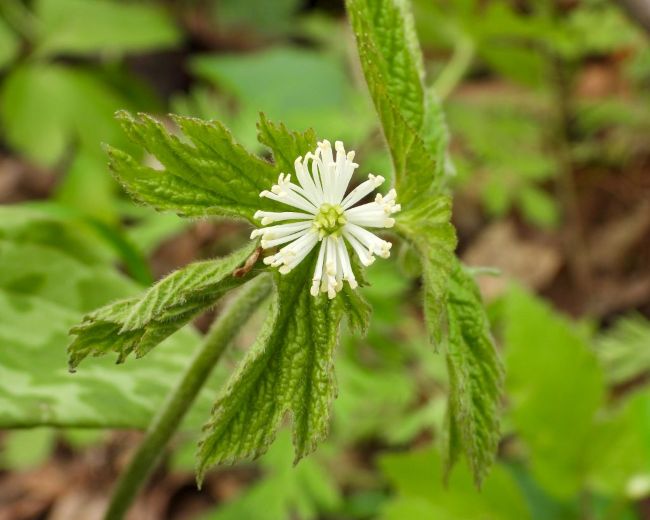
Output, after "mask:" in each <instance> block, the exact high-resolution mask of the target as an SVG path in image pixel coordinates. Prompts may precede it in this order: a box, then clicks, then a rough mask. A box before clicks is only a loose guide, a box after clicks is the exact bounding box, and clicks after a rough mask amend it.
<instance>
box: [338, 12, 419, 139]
mask: <svg viewBox="0 0 650 520" xmlns="http://www.w3.org/2000/svg"><path fill="white" fill-rule="evenodd" d="M347 6H348V13H349V16H350V21H351V23H352V28H353V29H354V32H355V35H356V37H357V45H358V46H359V55H360V57H361V65H362V66H363V68H364V72H365V73H366V80H367V81H368V83H370V82H371V80H372V81H373V82H374V81H377V80H378V79H380V80H381V81H382V82H383V84H384V85H385V87H386V92H387V93H388V95H389V96H390V98H391V100H392V101H393V102H394V103H395V108H396V109H397V110H398V111H399V113H400V115H401V116H402V117H403V118H404V121H405V122H406V123H407V124H408V125H409V126H410V127H412V128H414V129H415V130H419V129H420V128H421V126H422V121H423V117H424V108H423V107H424V89H423V86H422V79H423V76H424V73H423V66H422V55H421V51H420V48H419V44H418V42H417V40H416V38H415V33H414V28H413V22H412V16H411V13H410V12H409V10H408V7H409V6H408V4H407V2H405V1H404V0H378V1H373V0H348V2H347ZM366 52H368V53H372V54H374V57H376V58H377V59H378V61H377V62H376V63H374V65H373V64H372V63H368V62H366V57H367V55H366ZM371 66H372V67H373V69H370V67H371ZM370 70H372V73H373V77H372V78H368V71H370ZM377 73H378V75H379V77H378V78H377V77H374V75H375V74H377ZM371 92H372V89H371ZM373 100H374V99H373ZM374 101H375V103H376V102H377V101H376V100H374ZM380 117H381V115H380Z"/></svg>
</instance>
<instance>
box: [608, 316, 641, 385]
mask: <svg viewBox="0 0 650 520" xmlns="http://www.w3.org/2000/svg"><path fill="white" fill-rule="evenodd" d="M596 354H597V356H598V358H599V359H600V362H601V364H602V365H603V367H604V369H605V375H606V376H607V380H608V381H609V382H610V383H612V384H621V383H626V382H629V381H631V380H633V379H635V378H637V377H640V376H643V375H644V374H647V373H648V372H650V321H648V320H647V319H646V318H644V317H643V316H641V315H638V314H632V315H630V316H626V317H624V318H621V319H620V320H618V321H617V322H616V323H615V324H614V326H613V327H612V328H611V329H609V330H607V331H606V332H605V333H604V334H602V335H601V336H600V337H599V338H598V339H597V341H596Z"/></svg>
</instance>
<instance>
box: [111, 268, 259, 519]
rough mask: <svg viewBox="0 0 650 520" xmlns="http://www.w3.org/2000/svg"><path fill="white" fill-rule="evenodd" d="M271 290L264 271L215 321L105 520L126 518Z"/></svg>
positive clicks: (127, 473)
mask: <svg viewBox="0 0 650 520" xmlns="http://www.w3.org/2000/svg"><path fill="white" fill-rule="evenodd" d="M270 291H271V279H270V277H269V276H268V275H265V274H262V275H260V276H258V277H257V278H255V279H254V280H252V281H251V282H249V283H248V284H247V285H245V286H244V288H243V289H242V292H241V293H240V294H239V295H238V296H237V298H236V299H235V300H234V301H233V302H232V304H231V305H230V306H229V307H228V308H227V309H225V310H224V312H223V313H222V314H221V316H219V318H218V319H217V320H216V321H215V323H214V324H213V326H212V328H211V329H210V331H209V332H208V334H207V335H206V337H205V339H204V341H203V344H202V345H201V347H200V348H199V349H198V350H197V352H196V353H195V355H194V357H193V358H192V361H191V362H190V364H189V365H188V366H187V368H186V369H185V372H184V373H183V375H182V376H181V378H180V380H179V382H178V384H177V385H176V387H175V388H174V389H173V390H172V392H171V393H170V394H169V395H168V396H167V399H166V400H165V402H164V403H163V405H162V406H161V408H160V410H159V412H158V413H157V414H156V415H155V417H154V418H153V419H152V421H151V424H150V426H149V428H148V429H147V433H146V435H145V438H144V439H143V440H142V443H141V444H140V446H139V447H138V450H137V451H136V453H135V455H134V456H133V459H132V460H131V462H130V463H129V466H128V467H127V469H126V471H125V472H124V473H123V474H122V476H121V477H120V480H119V482H118V483H117V487H116V488H115V491H114V492H113V496H112V497H111V502H110V505H109V507H108V511H107V512H106V516H105V519H106V520H121V519H122V518H123V517H124V514H125V513H126V512H127V510H128V509H129V507H130V505H131V503H132V502H133V499H134V498H135V496H136V495H137V493H138V491H139V490H140V488H141V487H142V486H143V485H144V483H145V482H146V480H147V478H148V476H149V475H150V474H151V472H152V471H153V469H154V468H155V467H156V463H157V462H158V461H159V459H160V456H161V455H162V453H163V452H164V449H165V446H166V445H167V443H168V441H169V439H170V438H171V437H172V435H173V434H174V432H175V431H176V430H177V429H178V427H179V425H180V423H181V421H182V419H183V417H184V416H185V413H186V412H187V411H188V410H189V408H190V406H191V404H192V402H193V401H194V399H195V398H196V396H197V394H198V393H199V391H200V390H201V388H202V387H203V385H204V384H205V381H206V380H207V379H208V376H209V375H210V373H211V371H212V369H213V367H214V366H215V365H216V363H217V362H218V361H219V359H220V358H221V355H222V354H223V352H224V350H225V349H226V347H227V346H228V345H229V344H230V342H231V341H232V340H233V338H234V337H235V336H236V335H237V333H238V332H239V330H240V329H241V327H242V326H243V325H244V324H245V323H246V321H247V320H248V318H249V317H250V316H251V315H252V314H253V312H254V311H255V310H256V309H257V308H258V307H259V305H260V303H261V302H262V301H263V300H264V299H265V298H266V297H267V296H268V295H269V293H270Z"/></svg>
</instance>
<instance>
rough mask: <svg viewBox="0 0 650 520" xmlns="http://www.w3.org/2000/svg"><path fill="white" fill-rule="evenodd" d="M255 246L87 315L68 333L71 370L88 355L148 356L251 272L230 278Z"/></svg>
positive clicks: (183, 272) (184, 271) (176, 274)
mask: <svg viewBox="0 0 650 520" xmlns="http://www.w3.org/2000/svg"><path fill="white" fill-rule="evenodd" d="M256 246H257V244H256V243H255V242H250V243H249V245H248V246H246V247H244V248H242V249H240V250H238V251H236V252H235V253H233V254H231V255H230V256H228V257H225V258H221V259H218V260H207V261H204V262H196V263H194V264H190V265H188V266H186V267H184V268H182V269H179V270H178V271H176V272H174V273H172V274H171V275H169V276H167V277H165V278H163V279H162V280H161V281H160V282H158V283H157V284H156V285H154V286H153V287H151V288H150V289H149V290H147V291H146V292H145V293H144V294H143V295H142V296H140V297H135V298H129V299H127V300H121V301H118V302H116V303H112V304H110V305H107V306H105V307H103V308H101V309H98V310H96V311H93V312H91V313H90V314H87V315H86V316H85V317H84V319H83V321H82V322H81V323H80V324H79V325H77V326H75V327H73V328H72V329H71V331H70V333H71V334H72V335H74V336H76V337H75V338H74V339H73V341H72V342H71V344H70V346H69V347H68V354H69V356H70V359H69V363H70V368H71V369H75V368H76V367H77V365H79V363H80V362H81V361H82V360H83V359H84V358H86V357H87V356H89V355H92V356H101V355H104V354H107V353H109V352H111V351H113V352H117V353H118V354H119V356H118V363H122V362H123V361H124V360H125V359H126V358H127V356H128V355H129V354H131V353H132V352H134V353H135V354H136V356H137V357H142V356H144V355H145V354H147V353H148V352H149V351H150V350H151V349H152V348H154V347H155V346H156V345H158V344H159V343H160V342H161V341H163V340H164V339H166V338H167V337H169V336H170V335H171V334H173V333H174V332H176V331H177V330H178V329H180V328H181V327H183V326H184V325H186V324H187V323H188V322H189V321H190V320H191V319H192V318H194V317H196V316H197V315H198V314H199V313H201V312H202V311H204V310H206V309H207V308H209V307H211V306H212V305H214V304H215V303H216V302H217V301H218V300H219V299H220V298H221V297H222V296H223V295H224V294H225V293H226V292H228V291H230V290H232V289H234V288H236V287H238V286H239V285H241V284H242V283H244V282H246V281H247V280H249V279H250V278H251V277H252V276H254V274H257V273H256V272H254V271H250V272H249V273H248V274H247V275H246V276H242V277H235V276H234V275H233V271H234V270H235V269H236V268H237V267H238V266H240V265H241V264H243V263H244V262H245V261H246V259H247V258H248V257H249V256H250V255H251V254H252V253H253V251H254V250H255V248H256Z"/></svg>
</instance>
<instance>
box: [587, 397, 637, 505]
mask: <svg viewBox="0 0 650 520" xmlns="http://www.w3.org/2000/svg"><path fill="white" fill-rule="evenodd" d="M589 450H590V453H589V455H588V456H587V460H588V462H589V466H590V467H589V474H588V483H589V487H590V489H595V490H596V491H598V492H600V493H602V494H603V495H606V496H612V495H613V496H615V497H628V498H630V499H632V500H639V499H641V498H642V497H645V496H647V494H648V492H650V392H649V391H648V389H647V388H645V389H642V390H637V391H636V392H633V393H632V394H631V395H629V394H628V395H626V396H625V397H624V398H623V402H622V403H618V406H617V409H615V410H613V411H609V413H604V414H603V413H602V412H601V413H600V414H599V417H598V421H597V424H596V425H595V427H594V429H593V431H592V435H591V438H590V443H589Z"/></svg>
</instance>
